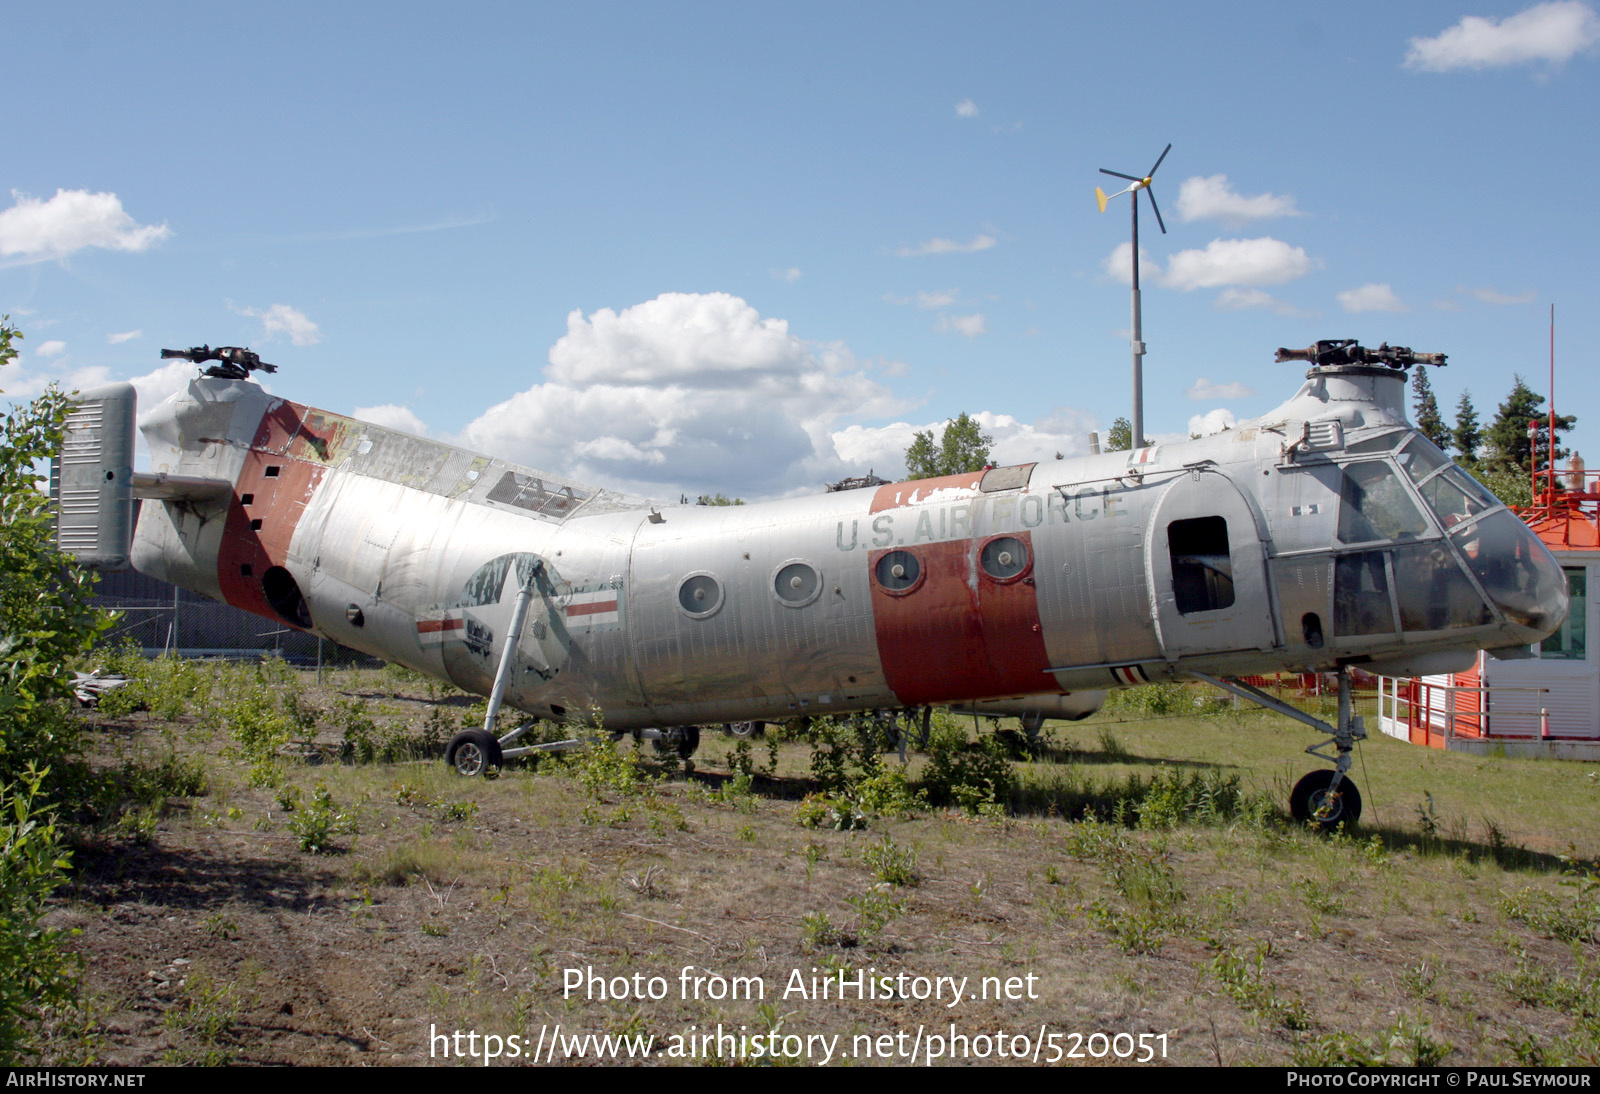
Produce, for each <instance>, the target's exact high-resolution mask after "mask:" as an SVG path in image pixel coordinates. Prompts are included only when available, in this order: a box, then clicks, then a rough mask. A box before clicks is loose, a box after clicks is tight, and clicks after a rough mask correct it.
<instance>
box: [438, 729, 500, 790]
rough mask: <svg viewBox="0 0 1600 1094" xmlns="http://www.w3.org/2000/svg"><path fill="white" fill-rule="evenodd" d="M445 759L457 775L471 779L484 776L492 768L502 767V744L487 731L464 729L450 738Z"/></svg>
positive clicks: (445, 751)
mask: <svg viewBox="0 0 1600 1094" xmlns="http://www.w3.org/2000/svg"><path fill="white" fill-rule="evenodd" d="M444 758H445V762H446V763H448V764H449V765H450V766H451V767H453V768H455V769H456V772H457V774H461V775H466V776H467V777H469V778H471V777H473V776H475V775H482V774H483V773H484V772H485V771H488V770H489V769H490V768H491V767H499V766H500V760H501V755H500V742H499V741H498V740H496V739H495V737H494V735H493V734H491V733H489V732H488V731H487V730H482V729H463V730H462V731H461V732H460V733H457V734H456V735H455V736H454V737H451V738H450V745H449V747H448V748H446V749H445V750H444Z"/></svg>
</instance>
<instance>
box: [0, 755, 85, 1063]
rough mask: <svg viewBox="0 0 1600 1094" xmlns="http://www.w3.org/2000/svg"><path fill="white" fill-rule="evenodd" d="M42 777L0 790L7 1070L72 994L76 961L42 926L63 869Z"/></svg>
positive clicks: (0, 965) (0, 949)
mask: <svg viewBox="0 0 1600 1094" xmlns="http://www.w3.org/2000/svg"><path fill="white" fill-rule="evenodd" d="M48 774H49V773H48V772H46V771H40V770H36V769H34V768H31V767H30V768H28V769H26V770H25V771H24V773H23V775H22V777H21V778H20V779H19V780H18V781H16V782H14V783H8V784H3V785H0V909H3V911H4V914H3V915H0V1059H4V1060H5V1061H6V1062H7V1063H13V1064H14V1063H17V1062H19V1061H21V1060H24V1059H27V1058H29V1057H31V1056H33V1055H34V1054H35V1053H36V1051H37V1050H36V1047H35V1046H34V1044H33V1041H32V1027H33V1024H34V1023H36V1022H37V1021H38V1020H39V1019H40V1018H41V1017H43V1016H44V1013H45V1012H46V1011H47V1010H49V1009H51V1008H62V1007H68V1006H71V1005H72V1004H73V1003H74V1002H75V1001H76V999H77V994H78V970H79V965H80V962H79V960H78V958H77V956H76V955H75V954H73V953H71V952H69V951H68V950H67V948H66V938H67V935H66V933H65V932H63V931H59V930H53V929H51V928H49V927H45V926H43V925H42V923H41V920H42V919H43V917H44V912H45V900H46V899H47V898H48V897H49V895H50V893H51V892H52V891H53V890H54V889H55V887H56V886H57V885H59V884H60V883H61V882H62V880H64V879H65V877H66V870H67V866H68V856H67V855H66V853H65V852H63V851H62V849H61V838H60V834H59V832H58V831H57V828H56V821H55V817H54V816H53V815H52V814H51V813H50V812H48V809H47V807H46V806H45V804H44V802H43V800H42V792H41V786H42V784H43V783H44V781H45V777H46V776H47V775H48Z"/></svg>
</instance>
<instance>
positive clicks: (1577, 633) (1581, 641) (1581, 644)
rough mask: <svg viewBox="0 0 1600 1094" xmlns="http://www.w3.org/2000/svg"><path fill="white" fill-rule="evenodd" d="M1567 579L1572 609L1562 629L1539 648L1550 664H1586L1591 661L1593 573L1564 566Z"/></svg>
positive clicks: (1578, 567)
mask: <svg viewBox="0 0 1600 1094" xmlns="http://www.w3.org/2000/svg"><path fill="white" fill-rule="evenodd" d="M1561 569H1562V572H1563V573H1565V574H1566V575H1567V598H1568V600H1570V601H1571V604H1572V606H1571V608H1570V609H1569V610H1568V611H1567V621H1566V622H1565V623H1563V624H1561V629H1560V630H1559V631H1557V632H1556V633H1555V634H1552V635H1551V636H1550V637H1549V638H1546V639H1545V640H1544V641H1543V642H1542V643H1540V645H1539V656H1540V657H1541V658H1543V659H1544V660H1546V661H1586V660H1588V658H1589V643H1588V641H1587V639H1588V629H1589V628H1588V616H1589V571H1588V569H1587V568H1585V567H1583V566H1563V567H1562V568H1561Z"/></svg>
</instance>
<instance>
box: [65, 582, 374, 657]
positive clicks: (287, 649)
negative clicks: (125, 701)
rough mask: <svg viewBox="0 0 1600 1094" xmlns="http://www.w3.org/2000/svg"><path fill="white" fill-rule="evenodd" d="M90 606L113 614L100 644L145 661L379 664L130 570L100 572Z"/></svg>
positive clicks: (313, 637) (311, 635) (333, 644)
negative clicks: (169, 656)
mask: <svg viewBox="0 0 1600 1094" xmlns="http://www.w3.org/2000/svg"><path fill="white" fill-rule="evenodd" d="M95 602H96V604H97V605H98V606H100V607H102V608H105V609H106V610H108V611H114V612H117V613H119V616H120V618H118V620H117V622H116V625H115V626H113V627H112V629H111V630H110V632H108V634H107V636H106V638H105V639H104V641H105V642H106V643H108V644H111V645H121V644H123V643H125V642H132V643H133V644H135V645H137V646H138V647H139V649H140V650H141V651H142V652H143V653H144V654H145V655H146V656H149V657H154V656H157V655H159V654H162V653H174V654H176V655H178V656H180V657H262V656H269V655H270V656H277V657H282V658H284V659H285V660H288V661H291V662H294V663H296V664H303V665H315V664H321V665H328V666H332V667H360V666H376V665H380V664H382V663H383V662H382V661H380V660H378V659H377V658H374V657H371V656H369V655H368V654H364V653H360V652H358V651H356V650H352V649H349V648H347V647H345V646H341V645H339V644H338V643H337V642H329V641H326V640H324V639H321V638H318V637H317V636H316V635H314V634H307V633H305V632H304V631H299V630H296V629H295V628H293V627H290V626H288V625H286V624H282V623H277V622H274V621H273V620H270V619H266V618H264V617H262V616H259V615H256V614H254V613H252V612H247V611H244V610H242V609H240V608H235V607H233V606H232V605H229V604H222V603H219V602H218V601H215V600H211V599H210V598H208V597H204V596H201V595H200V594H199V593H193V592H190V591H189V590H187V589H180V588H178V586H176V585H169V584H168V583H167V582H165V581H161V580H159V579H157V578H153V577H147V576H145V575H144V574H141V573H138V572H136V571H133V570H127V571H124V572H122V573H113V574H102V575H101V576H100V581H99V584H98V585H97V586H96V588H95Z"/></svg>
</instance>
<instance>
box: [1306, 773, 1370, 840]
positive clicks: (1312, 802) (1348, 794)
mask: <svg viewBox="0 0 1600 1094" xmlns="http://www.w3.org/2000/svg"><path fill="white" fill-rule="evenodd" d="M1333 775H1334V773H1333V772H1332V771H1328V770H1322V771H1313V772H1311V774H1309V775H1307V776H1306V777H1305V778H1303V779H1301V780H1300V781H1299V782H1297V783H1295V784H1294V791H1293V792H1292V793H1291V794H1290V795H1289V813H1290V815H1291V816H1293V817H1294V819H1295V823H1297V824H1315V825H1316V826H1317V827H1319V828H1321V829H1322V830H1323V831H1324V832H1331V831H1333V830H1334V829H1335V828H1337V827H1339V825H1341V824H1343V825H1345V826H1346V827H1354V826H1355V823H1356V822H1357V821H1358V820H1360V819H1361V791H1360V790H1359V789H1357V788H1356V784H1355V781H1354V780H1353V779H1350V778H1348V777H1347V778H1344V779H1341V780H1339V789H1338V790H1337V791H1330V790H1329V787H1330V786H1331V785H1332V783H1333Z"/></svg>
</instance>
